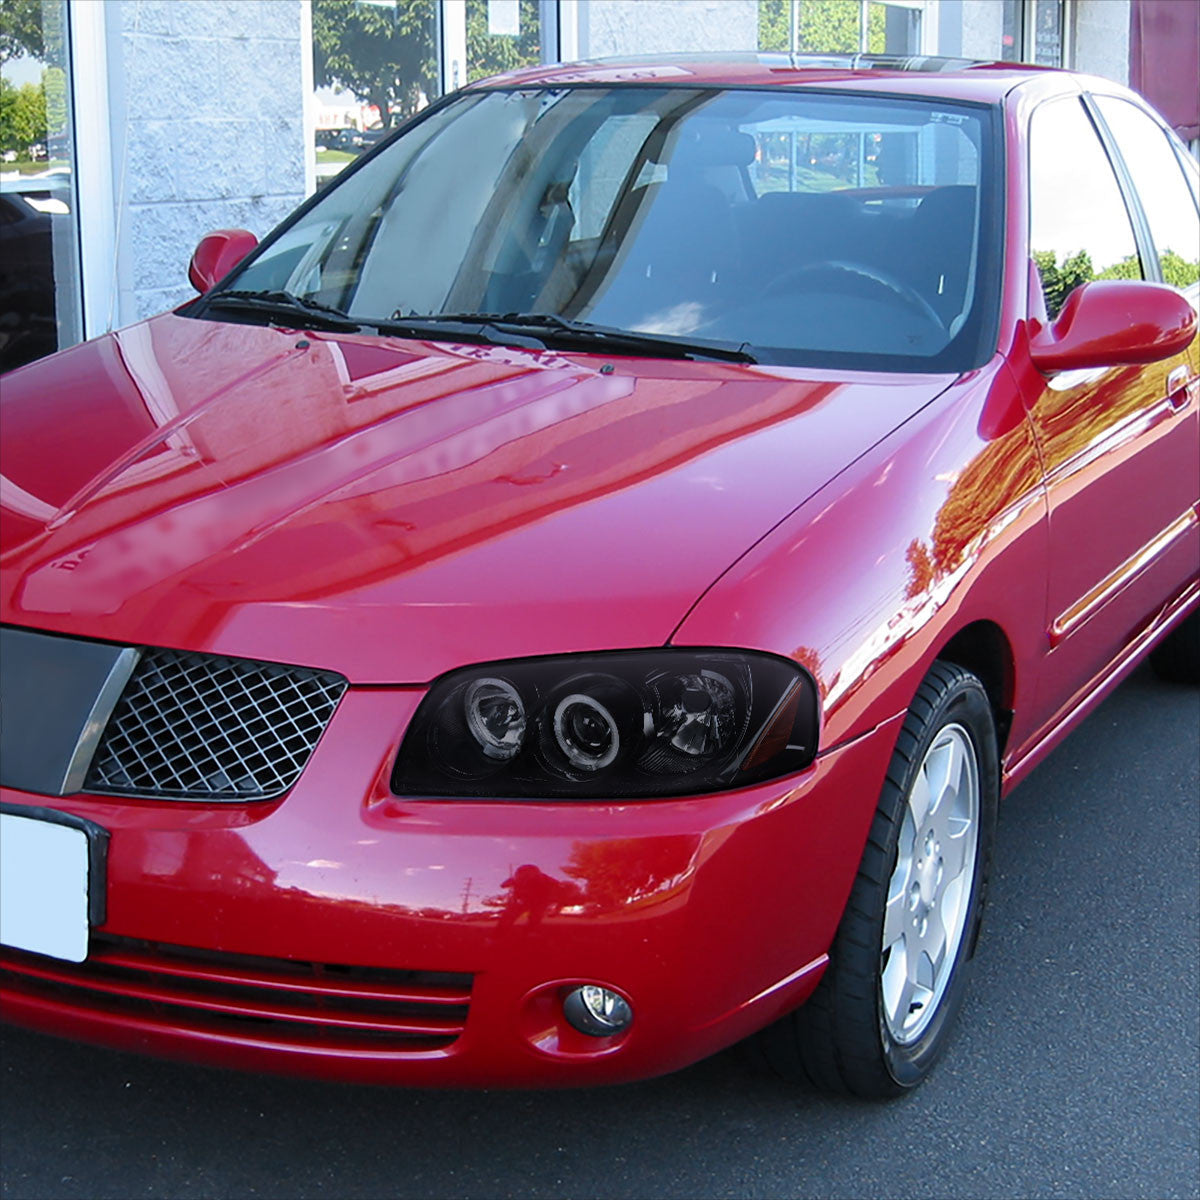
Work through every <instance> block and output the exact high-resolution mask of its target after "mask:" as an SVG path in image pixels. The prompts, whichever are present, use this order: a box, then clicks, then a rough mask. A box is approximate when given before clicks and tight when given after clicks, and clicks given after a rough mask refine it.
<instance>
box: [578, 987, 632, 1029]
mask: <svg viewBox="0 0 1200 1200" xmlns="http://www.w3.org/2000/svg"><path fill="white" fill-rule="evenodd" d="M563 1012H564V1014H566V1018H567V1020H568V1021H570V1022H571V1024H572V1025H574V1026H575V1028H576V1029H578V1030H579V1032H580V1033H586V1034H590V1035H591V1036H592V1037H612V1036H613V1035H614V1034H618V1033H624V1032H625V1030H626V1029H628V1028H629V1025H630V1022H631V1021H632V1020H633V1009H631V1008H630V1007H629V1001H628V1000H626V999H625V997H624V996H621V995H618V993H616V992H613V991H610V990H609V989H608V988H606V987H597V986H596V985H595V984H591V983H587V984H584V986H583V987H577V988H576V989H575V990H574V991H573V992H571V994H570V995H569V996H567V998H566V999H565V1000H564V1001H563Z"/></svg>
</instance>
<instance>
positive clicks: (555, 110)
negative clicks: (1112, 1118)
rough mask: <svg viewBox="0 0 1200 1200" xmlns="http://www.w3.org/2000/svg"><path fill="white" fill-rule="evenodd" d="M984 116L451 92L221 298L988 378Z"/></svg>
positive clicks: (656, 96) (852, 100) (648, 93)
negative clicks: (284, 297) (545, 322)
mask: <svg viewBox="0 0 1200 1200" xmlns="http://www.w3.org/2000/svg"><path fill="white" fill-rule="evenodd" d="M987 117H988V113H987V110H985V109H981V108H978V107H972V106H968V105H956V104H951V103H946V102H943V101H941V100H932V99H923V100H908V99H891V98H883V97H876V96H861V95H852V94H848V93H842V94H834V93H808V92H790V93H789V92H783V91H779V90H771V91H765V90H748V89H747V90H718V89H711V88H687V87H641V86H636V87H630V86H622V87H590V86H588V87H558V88H538V89H516V90H504V91H498V90H495V91H494V90H482V91H479V92H473V93H467V94H465V95H462V96H461V97H459V98H457V99H455V100H452V101H451V102H449V103H448V104H445V105H443V106H441V107H439V108H437V109H436V110H434V111H433V112H431V113H430V114H428V115H427V116H426V117H424V118H423V119H420V120H418V121H417V122H415V123H414V124H412V125H410V126H409V128H408V129H407V130H406V131H405V132H404V133H402V134H401V135H400V136H399V137H398V138H397V139H396V140H395V141H394V142H392V143H391V144H390V145H388V146H387V147H386V148H385V149H384V150H383V151H382V152H381V153H379V154H378V155H376V156H375V157H373V158H371V159H368V160H366V161H364V162H363V164H362V165H361V166H360V167H359V168H358V169H356V170H354V171H353V172H352V173H350V174H349V176H348V177H345V178H344V179H343V180H342V181H340V182H339V183H338V184H336V185H334V186H333V187H332V188H331V189H330V190H329V191H328V192H327V193H325V194H324V195H322V196H321V197H319V198H318V200H317V201H316V203H315V204H313V205H312V207H310V208H309V209H308V210H307V211H304V212H303V213H302V214H301V215H300V216H299V217H298V218H296V219H294V220H293V222H292V224H291V225H290V226H287V227H285V228H284V230H283V231H282V233H281V235H278V236H277V237H276V238H275V239H274V240H272V241H270V242H269V243H268V244H267V245H266V246H264V248H263V249H262V250H261V251H260V252H259V253H258V254H257V255H256V256H255V257H254V259H253V260H251V262H250V264H249V265H248V266H247V267H246V268H245V269H244V270H242V271H241V272H239V273H238V274H237V275H236V276H235V278H234V279H233V280H232V281H231V283H230V285H229V286H230V287H231V288H232V289H236V290H237V291H238V292H239V293H240V294H242V295H245V293H247V292H264V293H278V292H286V293H290V294H291V295H293V296H298V297H301V298H303V299H304V300H306V301H312V302H316V303H319V304H321V305H324V306H327V307H328V308H330V309H334V310H337V311H338V312H341V313H345V314H348V315H349V316H350V317H352V318H354V319H355V320H356V321H359V322H361V323H363V324H379V323H387V322H389V321H391V322H395V321H397V320H400V321H402V320H403V319H405V318H409V319H415V318H420V317H425V318H430V317H437V316H439V315H443V316H447V315H449V314H458V315H468V314H475V315H478V314H492V315H493V316H499V315H501V314H505V315H510V316H512V315H515V314H522V315H526V316H528V315H529V314H550V315H553V316H554V317H556V318H561V319H564V320H569V321H572V322H575V323H587V324H594V325H599V326H603V327H606V328H607V329H610V330H612V329H618V330H625V331H632V332H637V333H642V334H653V335H658V336H660V337H663V336H665V337H671V338H677V339H681V340H682V341H684V342H686V343H695V344H699V345H704V344H706V343H708V344H711V345H714V346H716V345H719V346H723V347H735V348H736V347H741V348H743V349H745V350H748V351H750V352H752V353H753V356H754V358H756V359H757V360H759V361H764V362H780V363H797V364H815V365H822V364H824V365H831V366H839V367H848V368H862V369H900V370H910V371H932V370H962V369H966V368H968V367H972V366H975V365H978V363H979V362H981V361H983V360H984V359H986V358H987V356H988V353H987V347H986V342H987V337H988V334H989V332H990V325H991V322H992V320H993V317H992V315H991V314H992V313H993V312H994V308H995V300H996V297H995V295H994V293H995V292H996V290H997V289H998V275H999V272H998V271H997V270H996V269H995V267H994V265H993V263H994V259H995V257H996V251H995V249H994V245H993V243H994V242H995V241H996V240H997V239H996V229H997V227H998V221H997V218H996V213H995V211H994V208H993V205H994V200H993V199H992V198H991V197H990V195H989V191H990V189H989V188H987V187H984V186H983V185H982V183H981V180H983V179H984V178H985V176H986V177H989V178H990V177H991V175H992V174H993V173H994V172H993V171H992V170H991V168H990V158H989V156H990V149H989V144H990V143H989V136H988V127H989V122H988V119H987ZM211 295H217V294H210V296H211ZM549 333H550V336H549V337H548V338H544V339H543V340H544V341H547V342H548V341H551V340H553V336H554V333H553V330H550V331H549ZM448 336H449V335H448ZM455 336H457V335H455ZM538 337H539V338H541V337H542V334H541V333H539V334H538ZM643 352H644V351H643Z"/></svg>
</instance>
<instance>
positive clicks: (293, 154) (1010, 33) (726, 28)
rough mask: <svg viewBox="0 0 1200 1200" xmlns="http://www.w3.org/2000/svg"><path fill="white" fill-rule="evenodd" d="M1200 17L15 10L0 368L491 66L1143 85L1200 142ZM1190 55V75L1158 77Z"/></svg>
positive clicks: (1142, 7) (94, 1)
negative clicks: (889, 67) (618, 66)
mask: <svg viewBox="0 0 1200 1200" xmlns="http://www.w3.org/2000/svg"><path fill="white" fill-rule="evenodd" d="M1198 7H1200V6H1197V5H1194V4H1192V3H1190V2H1189V0H4V4H3V6H0V78H2V82H0V113H3V114H5V115H4V117H3V127H2V128H0V152H3V157H4V160H5V161H4V162H2V163H0V238H3V239H4V241H5V244H6V248H5V250H4V252H3V253H2V254H0V259H3V263H0V368H11V367H13V366H16V365H19V362H21V361H27V360H28V359H30V358H32V357H37V356H40V355H41V354H44V353H48V352H50V351H52V350H54V349H56V348H62V347H65V346H69V345H71V344H73V343H74V342H77V341H79V340H81V339H83V338H84V337H91V336H95V335H97V334H99V333H102V332H104V331H106V330H108V329H112V328H116V327H119V326H123V325H127V324H129V323H131V322H134V321H137V320H139V319H141V318H143V317H146V316H149V315H151V314H153V313H156V312H160V311H162V310H163V309H166V308H169V307H171V306H173V305H176V304H179V303H181V302H182V301H184V300H186V299H188V298H189V297H190V296H191V295H192V294H194V293H193V292H192V289H191V288H190V287H189V285H188V283H187V263H188V259H189V257H190V254H191V251H192V249H193V248H194V246H195V244H196V242H197V241H198V240H199V238H200V237H201V236H202V235H203V234H204V233H206V232H208V231H209V230H211V229H214V228H226V227H242V228H246V229H249V230H251V231H252V232H254V233H255V234H257V235H259V236H260V237H261V236H262V235H263V234H265V233H266V232H268V231H269V230H270V229H271V228H272V227H273V226H274V225H275V224H277V223H278V222H279V221H280V220H281V219H282V218H283V217H284V216H285V215H286V214H287V213H288V212H289V211H290V210H291V209H292V208H294V207H295V206H296V205H297V204H298V203H300V202H301V201H302V200H303V199H304V198H305V197H306V196H307V195H309V194H311V192H312V191H313V190H314V189H315V188H316V187H318V186H319V185H320V184H321V183H322V182H323V181H324V180H325V179H327V178H328V177H330V176H331V175H333V174H336V173H337V171H338V170H340V169H341V167H342V166H344V165H345V163H346V162H348V161H351V160H352V158H353V157H354V156H355V155H356V154H357V153H361V151H362V150H363V149H364V148H365V147H366V146H369V145H370V144H372V141H373V139H374V138H377V137H378V136H379V135H380V133H381V131H382V128H386V127H388V126H390V125H391V124H393V123H394V122H396V121H398V120H401V119H403V118H404V117H405V116H407V115H409V114H411V113H412V112H414V111H416V110H418V109H419V108H421V107H423V106H424V105H425V104H427V103H429V102H430V101H431V100H433V99H435V98H436V97H437V96H438V95H441V94H443V93H445V92H447V91H451V90H453V89H454V88H456V87H459V86H462V84H464V83H466V82H469V81H471V80H473V79H476V78H479V77H481V76H483V75H487V74H491V73H494V72H495V71H497V70H503V69H507V68H509V67H514V66H519V65H524V64H528V63H536V62H554V61H560V60H571V59H575V58H597V57H603V56H608V55H629V54H657V53H664V52H670V51H699V52H708V51H759V50H762V51H785V52H787V51H791V52H799V53H853V52H867V53H893V54H903V55H910V56H911V55H932V54H943V55H949V56H955V57H958V56H962V57H967V58H983V59H1007V60H1011V61H1026V62H1035V63H1040V64H1044V65H1052V66H1070V67H1074V68H1077V69H1080V70H1085V71H1089V72H1092V73H1095V74H1099V75H1104V76H1107V77H1109V78H1112V79H1116V80H1118V81H1120V82H1122V83H1132V84H1133V85H1134V86H1143V85H1144V90H1145V92H1146V94H1147V95H1148V96H1149V98H1150V99H1151V101H1152V102H1156V103H1158V104H1159V106H1160V108H1163V109H1164V111H1166V112H1167V115H1168V119H1170V120H1171V121H1172V123H1173V124H1175V125H1176V127H1177V129H1179V130H1180V132H1181V134H1182V135H1183V136H1184V138H1185V140H1191V139H1195V138H1196V137H1197V135H1198V134H1200V129H1197V128H1196V122H1197V117H1196V107H1197V103H1198V102H1197V100H1196V97H1197V95H1198V94H1200V83H1198V81H1197V78H1196V74H1197V68H1196V61H1197V45H1196V37H1197V34H1196V19H1195V14H1196V11H1197V8H1198ZM1189 39H1190V41H1189ZM1172 54H1174V55H1176V56H1177V58H1178V61H1179V63H1181V64H1182V66H1181V67H1179V68H1176V69H1172V70H1171V71H1162V70H1158V69H1156V66H1157V64H1158V62H1159V59H1160V58H1161V57H1162V56H1164V55H1168V56H1169V55H1172ZM1189 64H1190V65H1189ZM1181 76H1182V77H1181ZM1164 79H1167V83H1166V84H1164V82H1163V80H1164ZM1164 87H1166V88H1167V89H1168V91H1167V92H1163V88H1164ZM1156 88H1157V89H1158V91H1159V93H1161V94H1156V92H1155V89H1156ZM1164 97H1165V99H1164ZM39 104H40V105H41V108H40V110H39V107H38V106H39ZM39 112H40V116H39ZM14 114H17V116H14ZM18 116H19V117H20V119H19V120H18V119H17V117H18ZM22 122H24V123H23V124H22ZM1193 146H1195V143H1194V141H1193ZM6 275H7V276H8V277H7V278H5V276H6ZM0 386H2V385H0Z"/></svg>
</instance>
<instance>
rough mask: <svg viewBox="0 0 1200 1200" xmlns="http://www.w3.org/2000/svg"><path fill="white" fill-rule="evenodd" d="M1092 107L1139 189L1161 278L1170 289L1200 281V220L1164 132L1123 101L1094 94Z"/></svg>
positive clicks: (1143, 114) (1138, 110)
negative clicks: (1098, 111)
mask: <svg viewBox="0 0 1200 1200" xmlns="http://www.w3.org/2000/svg"><path fill="white" fill-rule="evenodd" d="M1096 104H1097V106H1098V107H1099V109H1100V115H1101V116H1102V117H1103V118H1104V122H1105V124H1106V125H1107V126H1108V127H1109V129H1110V130H1111V131H1112V135H1113V137H1114V138H1115V139H1116V142H1117V149H1118V150H1120V152H1121V157H1122V158H1123V159H1124V160H1125V165H1126V166H1127V167H1128V168H1129V173H1130V174H1131V175H1132V176H1133V181H1134V183H1135V184H1136V186H1137V189H1138V195H1139V196H1140V197H1141V200H1142V208H1143V209H1145V211H1146V219H1147V220H1148V221H1149V222H1150V234H1151V236H1152V237H1153V238H1154V247H1155V249H1156V250H1157V251H1158V259H1159V263H1160V265H1161V267H1162V276H1163V279H1164V280H1166V282H1167V283H1169V284H1171V285H1173V286H1174V287H1187V286H1188V284H1190V283H1195V282H1196V280H1198V279H1200V216H1198V215H1197V213H1196V204H1195V201H1194V200H1193V199H1192V193H1191V190H1190V189H1189V188H1188V185H1187V180H1186V179H1185V178H1184V175H1183V171H1182V170H1181V169H1180V165H1179V160H1178V159H1177V158H1176V157H1175V151H1174V148H1173V147H1172V146H1171V143H1170V142H1169V141H1168V140H1167V135H1166V133H1165V132H1164V130H1163V129H1162V128H1161V127H1160V126H1159V125H1158V123H1157V122H1155V121H1152V120H1151V119H1150V118H1149V117H1148V116H1146V114H1145V113H1144V112H1142V111H1141V110H1140V109H1138V108H1135V107H1134V106H1133V105H1132V104H1130V103H1128V102H1127V101H1125V100H1115V99H1112V98H1110V97H1108V96H1097V97H1096Z"/></svg>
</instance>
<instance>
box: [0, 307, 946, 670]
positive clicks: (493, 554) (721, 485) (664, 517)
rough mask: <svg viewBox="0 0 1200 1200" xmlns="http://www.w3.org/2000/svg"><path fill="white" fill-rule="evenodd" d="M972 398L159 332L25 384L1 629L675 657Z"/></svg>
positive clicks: (137, 329)
mask: <svg viewBox="0 0 1200 1200" xmlns="http://www.w3.org/2000/svg"><path fill="white" fill-rule="evenodd" d="M950 379H951V377H948V376H913V375H898V376H881V375H861V374H840V375H839V374H831V373H818V372H812V371H808V370H800V369H796V368H782V367H753V366H743V365H734V364H729V365H726V364H718V363H695V362H688V361H661V360H646V359H615V360H613V361H612V362H609V361H607V360H605V359H604V358H600V357H594V356H575V355H572V356H570V357H562V356H559V355H557V354H552V353H531V352H528V351H524V350H518V349H509V348H499V347H490V346H474V345H471V346H466V345H457V346H448V345H443V344H432V343H426V342H413V341H404V340H400V339H382V338H378V337H368V336H361V337H360V336H336V337H334V336H328V335H324V334H317V333H308V332H306V333H296V332H294V331H293V332H288V331H285V330H280V329H271V328H263V327H258V326H253V325H241V324H229V323H224V322H211V321H201V320H195V319H190V318H186V317H181V316H177V315H173V314H171V315H167V316H163V317H158V318H155V319H154V320H151V321H148V322H145V323H143V324H140V325H136V326H133V327H131V328H129V329H126V330H123V331H121V332H119V333H115V334H110V335H108V336H106V337H103V338H100V339H98V340H96V341H93V342H89V343H86V344H84V345H82V346H78V347H75V348H74V349H72V350H69V351H67V352H65V353H63V354H59V355H56V356H54V357H53V358H51V359H47V360H45V361H43V362H41V363H37V364H34V365H33V366H31V367H28V368H25V369H23V370H20V371H17V372H14V373H13V374H11V375H9V376H7V377H6V378H5V379H4V380H3V383H2V384H0V405H2V407H0V417H2V420H3V433H4V442H5V447H4V460H3V474H2V478H0V501H2V509H0V522H2V523H0V536H2V542H0V545H2V553H3V557H2V559H0V565H2V566H3V584H2V590H0V619H3V620H4V621H6V622H10V623H14V624H18V625H25V626H30V627H35V628H41V629H48V630H54V631H59V632H63V633H72V634H78V635H84V636H89V637H97V638H104V639H111V640H114V641H119V642H130V643H135V644H142V645H161V646H170V647H177V648H185V649H195V650H208V651H213V652H217V653H224V654H231V655H242V656H247V657H254V658H261V659H267V660H273V661H283V662H294V663H303V664H306V665H311V666H317V667H328V668H332V669H334V670H337V671H341V672H342V673H344V674H345V675H346V676H347V677H348V678H350V679H351V680H352V681H354V682H361V683H420V682H425V681H428V680H429V679H431V678H433V677H434V676H436V675H438V674H440V673H441V672H442V671H445V670H448V669H450V668H452V667H455V666H460V665H463V664H465V663H470V662H478V661H485V660H488V659H496V658H505V657H511V656H517V655H531V654H546V653H559V652H568V651H577V650H599V649H614V648H623V647H634V646H649V645H661V644H663V643H664V642H665V641H666V640H667V639H669V637H670V636H671V633H672V630H673V629H674V628H675V627H676V626H677V624H678V623H679V621H680V620H681V619H682V618H683V616H684V615H685V613H686V612H687V611H688V609H689V607H690V606H691V605H692V604H693V603H694V602H695V601H696V600H697V598H698V597H699V596H700V595H701V594H702V593H703V592H704V590H705V589H706V588H707V587H708V586H709V585H710V584H711V583H712V581H713V580H714V579H715V578H716V577H717V576H718V575H720V574H721V572H722V571H724V570H725V569H726V568H727V567H729V566H730V564H731V563H733V562H734V561H735V560H736V559H737V558H738V557H739V556H740V555H742V554H743V553H744V552H745V551H746V550H747V549H748V548H749V547H750V546H751V545H752V544H753V543H754V542H755V541H756V540H757V539H758V538H760V537H762V535H763V534H764V533H766V532H767V531H768V530H769V529H770V528H771V527H772V526H773V525H774V524H776V523H777V522H778V521H780V520H781V519H782V518H783V517H785V516H786V515H787V514H788V513H789V512H791V511H792V510H793V509H795V508H796V507H797V505H799V504H801V503H803V501H804V500H806V499H807V498H808V497H809V496H811V495H812V494H813V493H814V492H815V491H816V490H817V489H818V488H819V487H821V486H822V485H823V484H824V483H825V482H827V481H828V480H829V479H830V478H831V477H832V476H833V475H835V474H836V473H837V472H838V471H840V470H841V469H843V468H844V467H845V466H846V465H848V464H849V463H850V462H852V461H853V460H854V459H855V458H857V457H858V456H859V455H860V454H862V453H863V452H864V451H865V450H866V449H868V448H869V447H870V446H872V445H873V444H875V443H876V442H877V441H879V439H880V438H882V437H884V436H885V435H886V434H887V433H888V432H890V431H891V430H892V429H893V428H895V427H896V426H897V425H898V424H900V423H901V422H903V421H904V420H906V419H907V418H908V417H909V416H910V415H911V414H912V413H913V412H915V411H916V410H917V409H918V408H920V407H921V406H923V405H924V404H926V403H927V402H928V401H929V400H931V399H932V398H933V397H934V396H936V395H937V394H938V393H939V392H941V391H942V390H943V389H944V388H945V387H946V386H947V385H948V384H949V382H950Z"/></svg>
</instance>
